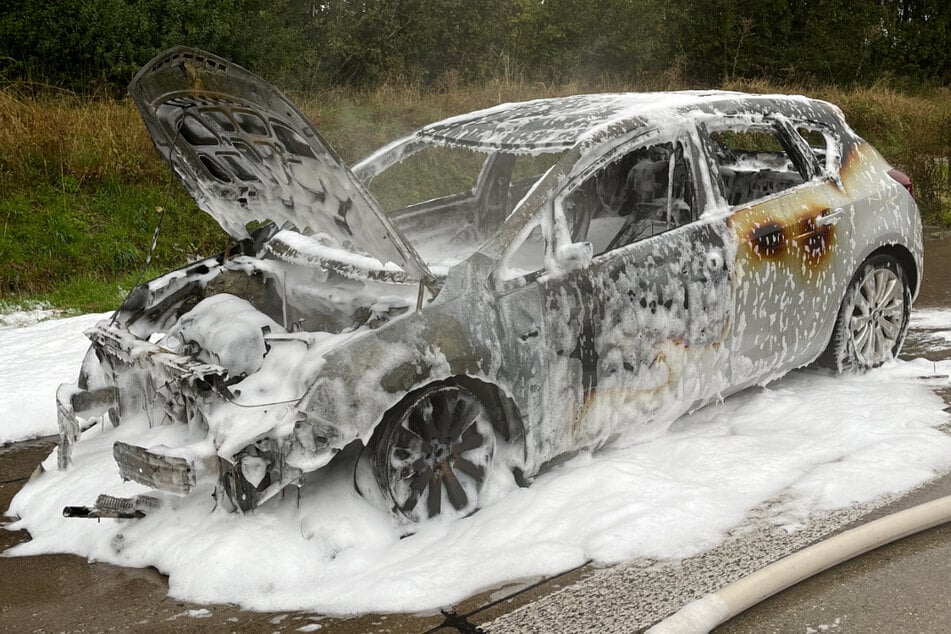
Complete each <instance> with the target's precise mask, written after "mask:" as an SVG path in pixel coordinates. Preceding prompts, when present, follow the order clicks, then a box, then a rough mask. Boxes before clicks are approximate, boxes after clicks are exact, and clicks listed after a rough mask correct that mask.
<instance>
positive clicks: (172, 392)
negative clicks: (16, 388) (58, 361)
mask: <svg viewBox="0 0 951 634" xmlns="http://www.w3.org/2000/svg"><path fill="white" fill-rule="evenodd" d="M86 336H87V337H89V339H90V340H91V341H92V351H93V352H94V353H95V357H96V359H97V360H98V362H99V365H100V366H101V367H102V368H104V370H103V371H102V372H100V373H99V375H97V376H92V373H87V374H88V375H87V376H85V377H83V378H81V380H80V384H85V389H83V388H82V387H80V386H79V384H70V383H64V384H63V385H60V387H59V389H58V390H57V392H56V410H57V421H58V424H59V448H58V457H57V466H58V468H59V469H60V470H65V469H67V468H68V467H69V464H70V462H71V456H72V449H73V445H74V444H75V443H76V441H77V440H79V437H80V435H81V434H82V432H84V431H85V430H87V429H89V428H91V427H93V426H95V425H97V424H98V425H103V426H105V425H106V424H110V425H112V426H113V427H117V426H118V425H119V424H120V423H121V422H122V420H123V419H125V418H127V417H129V416H133V415H138V414H142V413H144V414H145V415H146V416H147V417H148V419H149V425H150V426H151V425H153V424H176V423H182V424H188V425H193V424H195V425H202V424H204V410H205V407H206V406H207V405H208V401H209V400H211V399H221V398H226V397H227V395H226V394H224V392H226V391H227V388H226V387H224V381H225V380H226V379H227V374H228V373H227V370H225V369H224V368H222V367H220V366H216V365H211V364H207V363H200V362H198V361H195V360H194V359H192V358H190V357H187V356H183V355H179V354H175V353H172V352H169V351H168V350H166V349H164V348H161V347H160V346H157V345H155V344H153V343H150V342H148V341H146V340H143V339H139V338H137V337H135V336H134V335H133V334H131V333H130V332H128V331H127V330H125V329H123V328H120V327H118V326H115V325H113V324H110V323H108V322H105V321H103V322H100V323H99V324H97V325H96V326H94V327H93V328H91V329H90V330H87V331H86ZM84 372H86V368H84ZM92 384H96V385H92ZM113 456H114V457H115V459H116V463H117V464H118V465H119V472H120V474H121V475H122V477H123V479H125V480H133V481H135V482H138V483H140V484H144V485H146V486H148V487H151V488H153V489H158V490H161V491H168V492H170V493H177V494H179V495H184V494H186V493H188V492H189V491H190V490H191V488H192V487H193V486H194V483H195V473H196V469H195V466H194V465H192V464H191V462H190V461H189V460H187V459H185V458H181V457H176V456H168V455H163V454H159V453H155V452H152V451H149V450H147V449H144V448H142V447H136V446H134V445H130V444H127V443H124V442H116V443H115V445H114V447H113Z"/></svg>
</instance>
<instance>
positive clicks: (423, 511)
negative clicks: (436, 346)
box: [370, 385, 496, 522]
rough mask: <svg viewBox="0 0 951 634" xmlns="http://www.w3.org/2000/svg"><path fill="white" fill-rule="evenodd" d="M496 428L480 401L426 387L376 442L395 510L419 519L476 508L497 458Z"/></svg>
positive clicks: (374, 452) (377, 465)
mask: <svg viewBox="0 0 951 634" xmlns="http://www.w3.org/2000/svg"><path fill="white" fill-rule="evenodd" d="M495 447H496V440H495V430H494V429H493V428H492V423H491V422H490V421H489V420H488V418H487V416H486V414H485V410H484V408H483V407H482V404H481V403H480V402H479V400H478V399H477V398H476V397H475V395H473V394H472V393H471V392H469V391H468V390H466V389H463V388H461V387H457V386H453V385H448V386H442V387H435V388H432V389H428V390H425V391H424V392H422V393H421V394H420V395H418V396H417V397H416V398H415V399H413V400H412V401H411V402H410V403H409V404H408V405H407V406H406V407H405V408H403V409H402V410H401V412H400V413H398V414H397V415H396V416H395V417H393V418H391V419H390V420H388V421H387V422H385V423H384V424H383V425H382V426H381V428H380V429H379V430H377V433H376V434H374V437H373V439H372V440H371V442H370V450H371V451H370V456H371V458H372V463H373V464H372V466H373V471H374V474H375V476H376V481H377V483H378V485H379V487H380V490H381V492H382V493H383V496H384V498H386V500H387V502H388V504H389V505H390V507H391V509H393V510H394V511H395V512H396V513H398V514H400V515H402V516H403V517H405V518H407V519H409V520H411V521H414V522H419V521H422V520H426V519H429V518H432V517H435V516H437V515H442V516H447V515H448V516H457V517H461V516H465V515H469V514H470V513H472V512H474V511H475V510H476V508H478V505H479V498H480V496H481V494H482V490H483V488H484V485H485V483H486V480H487V476H488V473H489V470H490V468H491V465H492V461H493V458H494V457H495Z"/></svg>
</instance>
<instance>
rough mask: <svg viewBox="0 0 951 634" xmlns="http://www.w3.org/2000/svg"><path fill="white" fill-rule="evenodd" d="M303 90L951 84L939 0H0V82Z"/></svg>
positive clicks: (116, 89)
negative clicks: (192, 52)
mask: <svg viewBox="0 0 951 634" xmlns="http://www.w3.org/2000/svg"><path fill="white" fill-rule="evenodd" d="M178 44H184V45H191V46H197V47H200V48H204V49H206V50H210V51H213V52H215V53H217V54H220V55H222V56H224V57H226V58H228V59H231V60H233V61H235V62H237V63H239V64H241V65H243V66H246V67H248V68H249V69H251V70H252V71H255V72H257V73H259V74H262V75H263V76H265V77H266V78H268V79H270V80H271V81H273V82H275V83H278V84H280V85H281V86H284V87H285V88H293V89H297V90H302V91H315V90H324V89H327V88H329V87H331V86H339V85H347V86H358V87H364V86H379V85H381V84H384V83H387V82H401V83H407V82H409V83H414V82H415V83H418V84H421V85H427V86H434V87H436V88H440V89H448V88H452V87H453V86H454V85H455V84H457V83H459V82H462V83H467V82H478V81H484V80H486V79H493V78H505V79H512V78H518V79H524V80H530V81H534V80H541V81H546V82H553V81H554V82H563V81H570V80H573V79H577V78H581V77H589V76H591V75H592V74H597V75H607V76H610V77H614V78H621V79H625V80H627V81H633V82H638V83H643V82H645V81H652V82H654V83H656V82H657V81H658V78H663V77H675V78H683V79H686V80H688V81H689V82H691V83H694V84H698V85H707V86H709V85H715V84H718V83H720V82H722V81H724V80H735V79H738V78H745V79H770V80H773V81H794V82H801V81H820V82H823V83H836V84H840V85H847V84H851V83H853V82H859V83H869V82H873V81H875V80H877V79H880V78H881V77H883V76H889V77H892V78H897V79H898V80H900V81H901V82H905V83H907V85H914V84H915V83H918V82H921V81H926V82H931V83H937V84H944V85H947V84H948V82H949V81H951V3H948V2H947V1H946V0H852V1H851V2H848V3H843V2H841V0H679V1H678V2H668V1H667V0H480V1H479V2H470V1H468V0H326V1H324V2H314V0H273V1H271V0H58V2H55V3H42V2H35V1H34V0H7V1H6V2H5V3H3V5H2V6H0V79H6V80H8V81H27V82H40V83H45V84H51V85H54V86H59V87H65V88H68V89H70V90H73V91H76V92H80V93H84V94H85V93H89V92H92V93H101V92H103V91H105V92H106V93H108V94H114V95H119V94H122V93H123V92H124V90H125V86H126V84H127V83H128V81H129V80H130V79H131V77H132V75H133V74H134V73H135V71H136V70H137V69H138V68H139V67H140V66H141V65H142V64H144V63H145V62H146V61H148V60H149V59H150V58H151V57H153V56H154V55H155V54H156V53H158V52H159V51H161V50H163V49H165V48H168V47H170V46H173V45H178Z"/></svg>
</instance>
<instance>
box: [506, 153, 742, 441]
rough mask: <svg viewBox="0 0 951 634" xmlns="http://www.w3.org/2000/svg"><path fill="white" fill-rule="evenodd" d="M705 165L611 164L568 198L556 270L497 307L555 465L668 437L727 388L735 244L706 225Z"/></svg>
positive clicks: (633, 160) (657, 156)
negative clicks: (649, 437)
mask: <svg viewBox="0 0 951 634" xmlns="http://www.w3.org/2000/svg"><path fill="white" fill-rule="evenodd" d="M697 156H698V153H697V150H696V147H695V145H694V144H693V143H692V142H690V141H689V139H687V138H686V137H684V138H679V139H674V140H668V139H664V138H661V137H657V136H655V137H652V138H650V139H648V140H640V141H637V140H635V141H632V142H630V143H627V144H622V145H620V146H619V147H617V148H615V149H614V150H613V151H611V152H608V153H607V154H606V155H605V156H604V157H603V158H602V160H601V161H599V162H596V163H594V164H593V165H592V166H591V167H590V168H588V169H585V170H583V171H582V172H581V173H579V174H578V175H577V176H575V177H574V178H572V179H571V181H570V182H569V184H568V185H567V186H566V187H565V188H564V189H563V190H562V191H561V192H560V193H559V194H558V195H556V196H555V199H554V202H553V204H552V205H551V208H550V213H551V214H552V222H551V225H552V229H551V234H552V235H551V237H550V239H551V241H552V242H553V244H552V245H551V246H550V258H549V260H548V266H547V267H546V269H545V270H543V271H540V272H537V273H532V274H530V275H528V276H526V277H525V278H522V279H519V280H516V281H515V283H514V285H513V287H514V290H512V291H511V292H508V293H502V294H500V296H499V297H498V300H497V301H498V305H499V310H500V314H501V322H500V327H501V329H502V331H503V333H504V334H503V336H502V341H503V346H504V347H505V356H506V358H507V359H509V360H511V361H510V363H514V364H521V365H522V367H521V368H514V367H512V366H510V368H512V369H511V371H510V374H512V375H515V374H519V373H521V376H522V377H524V378H523V383H524V384H525V385H524V386H523V388H522V391H523V393H524V394H527V395H530V400H531V402H532V404H533V405H532V407H533V408H534V409H535V411H532V412H529V413H528V414H529V419H530V424H529V425H528V427H529V428H530V430H531V432H530V437H531V438H532V444H533V446H534V447H535V448H537V449H538V450H539V451H540V452H542V453H543V454H545V455H547V456H554V455H558V454H561V453H564V452H566V451H570V450H572V449H576V448H579V447H592V446H599V445H601V444H603V443H604V442H606V441H607V440H608V439H609V438H611V437H612V436H613V435H614V434H616V433H618V431H619V430H620V429H621V428H622V427H629V426H630V425H638V426H642V427H644V428H647V427H649V426H650V425H651V423H663V424H665V425H666V424H668V423H669V422H670V421H672V420H673V419H674V418H676V417H677V416H679V415H681V414H682V413H684V412H685V411H687V410H688V409H689V408H690V407H691V406H693V405H695V404H696V403H697V402H700V401H703V400H705V399H706V398H709V397H710V396H711V395H714V394H717V393H719V392H720V391H722V390H724V389H726V387H727V386H728V382H729V378H730V372H729V368H728V358H727V354H726V353H727V347H728V345H727V343H726V339H727V338H728V337H729V334H730V328H729V324H730V320H731V316H732V313H733V302H732V266H733V262H734V258H733V253H732V246H731V244H732V243H731V241H730V240H729V234H728V230H727V227H726V224H725V222H724V220H723V219H722V218H721V219H697V215H698V213H699V210H700V209H702V208H703V207H704V205H705V201H704V200H703V191H704V190H705V188H704V187H701V186H699V183H698V182H697V180H696V179H697V174H698V173H699V170H698V163H697ZM619 166H620V167H619ZM579 227H580V229H579Z"/></svg>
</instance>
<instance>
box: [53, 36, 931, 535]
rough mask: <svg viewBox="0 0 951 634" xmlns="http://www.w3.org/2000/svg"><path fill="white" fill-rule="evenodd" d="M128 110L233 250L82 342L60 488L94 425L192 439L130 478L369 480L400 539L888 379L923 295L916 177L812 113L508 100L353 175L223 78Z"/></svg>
mask: <svg viewBox="0 0 951 634" xmlns="http://www.w3.org/2000/svg"><path fill="white" fill-rule="evenodd" d="M130 91H131V94H132V97H133V99H134V101H135V103H136V105H137V106H138V108H139V111H140V112H141V114H142V117H143V119H144V121H145V125H146V127H147V128H148V130H149V132H150V133H151V135H152V138H153V140H154V142H155V147H156V148H157V150H158V152H159V153H160V154H161V156H162V157H163V158H164V159H165V160H166V161H167V162H168V163H169V165H170V166H171V169H172V171H173V172H174V173H175V175H176V176H177V177H178V178H179V179H180V180H181V181H182V183H184V185H185V187H186V189H187V190H188V191H189V192H190V193H191V195H192V196H193V197H194V198H195V200H196V201H197V203H198V206H199V207H200V208H201V209H202V210H204V211H206V212H207V213H209V214H211V215H212V216H213V217H214V218H215V219H216V220H217V221H218V222H219V223H220V224H221V226H222V227H223V228H224V230H225V231H227V232H228V234H230V236H232V237H233V238H234V241H235V242H234V246H233V247H232V248H230V249H228V250H227V251H226V252H223V253H220V254H218V255H216V256H213V257H210V258H207V259H204V260H201V261H196V262H193V263H191V264H189V265H187V266H185V267H183V268H181V269H179V270H177V271H173V272H171V273H168V274H166V275H163V276H161V277H159V278H157V279H154V280H152V281H150V282H148V283H145V284H142V285H140V286H138V287H137V288H135V289H134V290H133V291H132V292H131V293H130V294H129V296H128V298H127V300H126V301H125V303H124V304H123V305H122V307H121V308H120V309H119V310H118V311H117V312H116V314H115V315H114V317H113V318H112V319H109V320H106V321H103V322H101V323H100V324H98V325H97V326H96V327H94V328H93V329H91V330H90V331H88V333H87V334H88V336H89V338H90V339H91V340H92V346H91V348H90V349H89V352H88V354H87V355H86V358H85V360H84V361H83V364H82V369H81V372H80V375H79V379H78V381H77V383H75V384H65V385H63V386H61V387H60V389H59V391H58V394H57V401H58V409H59V424H60V430H61V433H60V445H59V467H60V468H61V469H68V468H69V466H70V462H71V450H72V448H73V445H74V444H75V443H77V442H82V435H83V432H84V431H85V430H88V429H90V428H91V427H93V426H97V427H101V428H104V429H105V430H107V431H108V430H110V429H111V428H112V427H116V426H118V427H120V428H122V429H128V427H129V426H133V429H141V430H148V428H149V427H153V426H169V425H173V426H181V428H182V430H183V433H182V434H181V438H182V439H183V440H182V443H181V444H180V445H178V446H168V445H156V446H151V447H143V446H139V445H137V444H135V443H134V442H127V441H128V440H129V439H130V438H132V439H134V438H135V433H134V432H128V431H127V432H125V433H123V435H122V438H124V439H125V440H117V441H116V442H115V444H114V456H115V459H116V462H117V463H118V468H119V471H120V473H121V475H122V477H123V478H125V479H128V480H133V481H135V482H139V483H141V484H144V485H146V486H147V487H150V488H152V489H156V490H158V491H165V492H170V493H173V494H179V495H185V494H195V493H197V492H198V491H199V490H201V491H206V492H207V491H211V490H214V491H215V494H216V497H217V499H218V501H219V502H220V503H221V504H223V505H225V506H227V507H229V508H231V509H232V510H240V511H249V510H251V509H254V508H255V507H257V506H259V505H261V504H262V503H263V502H265V501H266V500H268V499H269V498H271V497H272V496H274V495H275V494H277V493H279V492H281V491H282V490H284V489H285V487H288V486H289V485H295V486H298V487H299V486H300V485H301V484H302V483H303V482H304V480H305V478H307V476H308V474H311V473H313V472H317V471H319V470H323V469H327V468H329V465H331V464H341V461H342V460H344V457H348V458H347V459H348V460H352V462H353V464H355V465H356V466H355V467H354V471H355V478H354V479H355V482H356V484H357V485H358V488H359V489H360V490H361V492H363V493H364V494H365V495H366V496H367V497H369V498H371V499H377V500H380V501H381V502H382V503H383V504H384V505H385V506H386V507H387V508H388V509H390V510H392V511H393V513H394V514H395V515H396V516H397V517H398V518H402V519H405V520H408V521H418V520H422V519H426V518H430V517H432V516H435V515H439V514H452V515H465V514H467V513H470V512H472V511H473V510H474V509H476V508H477V507H478V505H479V501H480V495H481V494H482V492H483V488H484V486H485V483H486V481H487V478H488V476H489V474H490V472H491V470H493V469H509V470H511V471H512V472H514V473H515V474H516V480H518V481H519V482H521V483H523V484H524V483H527V482H529V481H530V480H531V478H532V477H533V476H534V475H535V474H537V473H538V472H539V471H540V469H542V468H543V467H544V466H545V465H547V464H550V463H551V462H552V461H553V460H554V459H556V458H558V457H559V456H563V455H565V454H567V453H569V452H573V451H576V450H579V449H593V448H597V447H600V446H602V445H604V444H605V443H607V442H609V441H610V440H611V439H612V438H614V437H616V436H617V435H618V433H619V432H620V431H622V430H624V429H626V428H630V427H631V426H637V427H642V428H644V429H645V430H647V432H648V433H650V429H651V428H652V427H653V428H656V429H663V428H664V427H665V426H666V425H668V424H669V423H670V422H671V421H673V420H674V419H675V418H677V417H678V416H680V415H682V414H683V413H685V412H688V411H690V410H692V409H695V408H697V407H700V406H702V405H704V404H706V403H709V402H712V401H716V400H718V399H722V398H723V397H725V396H726V395H728V394H730V393H732V392H736V391H738V390H742V389H744V388H745V387H747V386H751V385H754V384H763V383H765V382H768V381H770V380H772V379H775V378H777V377H779V376H781V375H783V374H784V373H785V372H787V371H789V370H791V369H793V368H797V367H800V366H803V365H806V364H810V363H813V362H815V361H817V360H819V361H820V362H823V363H825V364H826V365H828V366H829V367H831V368H833V369H834V370H835V371H839V372H842V371H851V370H864V369H867V368H872V367H875V366H877V365H880V364H882V363H884V362H885V361H887V360H889V359H891V358H892V357H894V356H895V355H896V354H897V352H898V350H899V348H900V347H901V345H902V341H903V339H904V336H905V331H906V329H907V326H908V318H909V311H910V309H911V303H912V298H913V296H914V295H915V294H916V293H917V289H918V285H919V281H920V279H921V271H922V239H921V222H920V217H919V214H918V210H917V207H916V205H915V202H914V200H913V198H912V195H911V183H910V181H909V180H908V179H907V177H906V176H905V175H904V174H902V173H901V172H899V171H898V170H895V169H893V168H892V167H891V166H890V165H889V164H888V163H887V162H886V161H885V160H884V159H883V158H882V157H881V156H880V155H879V153H878V152H877V151H876V150H875V149H873V148H872V147H871V146H870V145H869V144H868V143H867V142H865V141H864V140H862V139H861V138H859V137H858V136H857V135H856V134H855V133H854V132H853V131H852V130H851V129H850V128H849V127H848V125H847V124H846V123H845V121H844V119H843V116H842V113H841V112H840V111H839V109H838V108H836V107H835V106H833V105H831V104H829V103H825V102H822V101H818V100H814V99H808V98H805V97H801V96H786V95H750V94H742V93H735V92H721V91H702V92H699V91H689V92H672V93H631V94H597V95H579V96H572V97H564V98H555V99H540V100H535V101H528V102H523V103H514V104H504V105H500V106H497V107H494V108H489V109H486V110H482V111H478V112H473V113H471V114H466V115H462V116H458V117H453V118H450V119H446V120H444V121H440V122H437V123H433V124H431V125H428V126H426V127H424V128H422V129H420V130H418V131H416V132H414V133H412V134H410V135H408V136H406V137H404V138H402V139H399V140H397V141H395V142H393V143H391V144H389V145H387V146H385V147H383V148H381V149H380V150H378V151H376V152H374V153H373V154H371V155H370V156H368V157H367V158H365V159H363V160H362V161H360V162H358V163H356V164H355V165H354V166H353V167H352V168H351V167H348V166H347V165H346V164H344V162H343V161H342V160H341V159H340V157H339V156H338V155H337V154H336V153H335V152H334V150H333V149H332V148H331V147H330V146H329V145H328V144H327V142H326V141H325V140H324V139H323V138H322V137H321V135H320V134H319V133H318V131H317V130H316V129H315V128H314V126H313V125H312V124H311V123H310V122H309V121H308V119H307V118H306V117H305V116H304V115H303V114H301V112H300V111H299V110H298V109H297V108H296V107H295V106H294V105H293V104H292V103H291V102H290V101H289V100H288V99H287V98H286V97H284V96H283V95H282V94H281V93H280V92H279V91H278V90H277V89H275V88H274V87H273V86H271V85H269V84H267V83H265V82H264V81H262V80H260V79H259V78H257V77H255V76H253V75H252V74H250V73H249V72H247V71H245V70H244V69H242V68H240V67H238V66H236V65H234V64H232V63H230V62H228V61H226V60H224V59H221V58H219V57H216V56H214V55H211V54H208V53H204V52H201V51H197V50H192V49H184V48H177V49H173V50H171V51H168V52H166V53H164V54H162V55H160V56H159V57H157V58H156V59H155V60H153V61H152V62H150V63H149V64H148V65H147V66H145V67H144V68H143V69H142V70H141V71H140V72H139V73H138V74H137V76H136V77H135V79H134V80H133V82H132V84H131V86H130ZM109 433H114V432H111V431H110V432H109ZM143 433H144V431H143ZM159 497H161V496H159ZM157 500H158V498H155V497H152V496H139V497H136V498H123V499H117V498H110V497H108V496H102V497H100V499H99V500H98V501H97V503H96V505H95V506H92V507H81V508H79V509H77V508H72V507H71V508H70V509H67V513H68V514H75V515H80V514H85V515H88V516H94V517H95V516H119V517H129V516H140V515H142V514H143V513H146V512H148V511H149V509H151V508H153V507H154V506H155V505H156V504H157Z"/></svg>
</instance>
